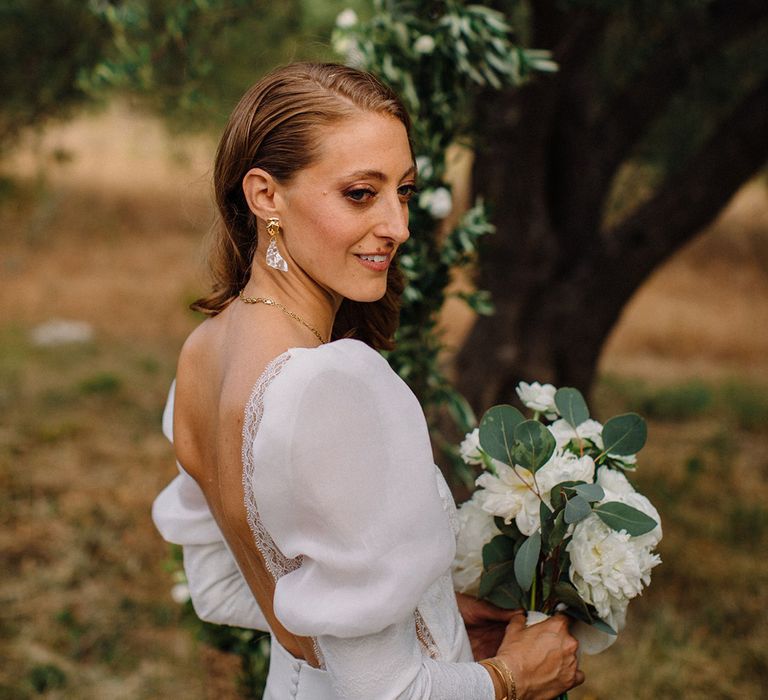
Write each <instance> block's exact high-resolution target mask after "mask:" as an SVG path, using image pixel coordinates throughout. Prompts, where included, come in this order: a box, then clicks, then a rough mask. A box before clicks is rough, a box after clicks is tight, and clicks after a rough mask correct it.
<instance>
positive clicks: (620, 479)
mask: <svg viewBox="0 0 768 700" xmlns="http://www.w3.org/2000/svg"><path fill="white" fill-rule="evenodd" d="M597 483H598V484H600V486H602V487H603V490H604V491H605V492H606V493H611V494H613V495H616V496H618V495H620V494H622V495H623V494H625V493H634V492H635V489H634V488H633V486H632V484H630V483H629V480H628V479H627V477H626V476H624V474H622V473H621V472H620V471H618V469H611V468H610V467H600V469H598V470H597ZM609 500H612V501H615V500H616V499H615V498H611V499H609Z"/></svg>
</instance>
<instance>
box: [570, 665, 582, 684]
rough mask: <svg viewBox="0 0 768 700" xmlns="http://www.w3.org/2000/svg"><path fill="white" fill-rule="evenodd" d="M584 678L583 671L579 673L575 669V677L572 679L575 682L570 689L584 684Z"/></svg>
mask: <svg viewBox="0 0 768 700" xmlns="http://www.w3.org/2000/svg"><path fill="white" fill-rule="evenodd" d="M584 678H585V676H584V671H580V670H578V669H577V670H576V675H575V678H574V680H575V682H574V684H573V686H571V687H573V688H575V687H576V686H577V685H581V684H582V683H583V682H584Z"/></svg>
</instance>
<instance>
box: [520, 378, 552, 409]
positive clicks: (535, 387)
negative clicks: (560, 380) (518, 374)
mask: <svg viewBox="0 0 768 700" xmlns="http://www.w3.org/2000/svg"><path fill="white" fill-rule="evenodd" d="M515 391H516V392H517V395H518V396H519V397H520V400H521V401H522V402H523V404H524V405H525V406H527V407H528V408H530V409H533V410H534V411H539V413H546V414H547V417H549V416H553V417H554V416H556V415H558V412H557V408H556V407H555V392H556V391H557V389H556V388H555V387H554V386H552V385H551V384H539V383H538V382H533V384H528V383H527V382H520V383H519V384H518V385H517V388H516V389H515Z"/></svg>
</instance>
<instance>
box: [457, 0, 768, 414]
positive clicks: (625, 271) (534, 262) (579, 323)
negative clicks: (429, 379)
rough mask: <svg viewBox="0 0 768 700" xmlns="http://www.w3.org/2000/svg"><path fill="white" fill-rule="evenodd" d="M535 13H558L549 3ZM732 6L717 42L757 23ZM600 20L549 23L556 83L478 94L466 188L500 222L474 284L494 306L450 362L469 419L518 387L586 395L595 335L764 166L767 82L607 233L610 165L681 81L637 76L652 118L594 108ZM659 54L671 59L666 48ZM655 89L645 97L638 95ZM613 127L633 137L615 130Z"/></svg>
mask: <svg viewBox="0 0 768 700" xmlns="http://www.w3.org/2000/svg"><path fill="white" fill-rule="evenodd" d="M721 4H722V3H719V2H713V3H712V5H711V7H710V9H711V11H712V12H720V10H721V9H722V8H721V7H720V5H721ZM536 5H537V7H538V8H539V9H540V10H541V11H546V12H547V13H548V14H551V13H552V12H556V9H555V10H553V9H552V8H553V5H552V4H551V3H548V2H540V3H537V4H536ZM555 7H556V6H555ZM742 9H743V10H744V11H745V12H746V11H747V9H748V10H749V11H750V12H751V13H752V14H751V15H750V16H749V20H750V22H746V21H745V19H744V18H743V17H739V16H737V15H738V13H736V14H735V15H734V16H733V17H731V19H730V21H731V22H732V29H730V30H727V31H726V30H724V31H723V32H721V37H722V39H723V41H726V40H731V39H732V38H733V36H734V35H735V34H736V33H737V31H736V30H737V28H738V29H743V28H744V27H745V26H746V25H747V24H750V23H752V22H753V21H754V20H755V16H754V12H755V5H754V4H753V3H751V2H747V3H744V5H743V6H742ZM766 15H768V10H762V17H763V18H765V17H766ZM604 21H605V16H604V15H595V14H589V13H582V14H581V15H579V16H578V17H576V18H575V21H573V22H562V21H559V22H555V21H553V20H550V23H549V25H548V26H549V27H550V28H551V27H553V26H555V27H560V28H561V29H560V30H558V31H560V33H559V34H558V33H557V32H555V35H554V36H547V37H544V36H542V37H541V38H542V39H544V38H546V39H547V40H548V41H550V42H551V43H549V44H548V45H550V46H554V47H555V54H556V57H557V58H558V60H559V62H560V65H561V72H560V73H559V74H558V76H556V77H548V76H543V77H539V78H537V79H536V81H535V82H533V83H531V84H529V85H527V86H526V87H525V88H523V89H522V90H519V91H517V92H512V91H510V92H506V93H496V94H489V95H487V96H486V97H485V99H484V100H482V101H481V103H480V106H479V108H478V121H479V123H481V124H482V125H483V134H484V137H485V141H484V145H485V148H483V147H482V146H483V144H480V148H479V149H478V153H477V158H476V161H475V173H474V175H475V177H474V181H475V183H476V184H477V189H478V190H479V191H480V193H481V194H483V196H484V197H485V198H486V199H487V200H488V201H489V202H490V203H491V206H492V208H493V213H494V215H493V218H494V222H495V224H496V226H497V232H496V234H495V235H494V236H491V237H489V239H488V240H487V243H486V248H485V249H484V251H483V254H482V256H481V271H480V279H479V285H480V286H481V287H482V288H484V289H488V290H489V291H490V292H491V293H492V294H493V297H494V301H495V303H496V309H497V311H496V314H495V315H494V316H492V317H485V318H479V319H478V320H477V322H476V323H475V325H474V327H473V329H472V331H471V332H470V334H469V336H468V338H467V341H466V342H465V345H464V347H463V348H462V350H461V352H460V353H459V356H458V358H457V377H458V386H459V389H460V390H461V391H462V393H464V395H465V396H466V397H467V398H468V399H469V401H470V403H471V404H472V406H473V407H474V408H475V410H476V411H478V412H482V411H483V410H484V409H485V408H487V407H488V406H490V405H491V404H493V403H499V402H509V401H510V400H512V399H513V397H514V387H515V385H516V384H517V383H518V382H519V381H521V380H522V381H532V380H537V381H548V382H552V383H554V384H556V385H559V386H565V385H569V386H576V387H578V388H579V389H581V390H582V391H585V392H586V391H588V390H589V388H590V385H591V383H592V380H593V378H594V373H595V367H596V364H597V360H598V358H599V354H600V351H601V349H602V346H603V344H604V341H605V339H606V337H607V336H608V334H609V333H610V331H611V329H612V328H613V326H614V324H615V323H616V321H617V319H618V317H619V315H620V313H621V310H622V308H623V307H624V305H625V304H626V302H627V301H628V300H629V299H630V297H631V296H632V295H633V294H634V292H635V290H636V289H637V288H638V287H639V286H640V284H642V282H643V281H644V280H645V279H646V278H647V277H648V275H649V274H650V273H651V272H652V271H653V270H654V268H655V267H656V266H658V265H659V264H660V263H661V262H662V261H663V260H665V259H666V258H667V257H668V256H669V255H671V254H672V253H673V252H674V251H676V250H677V249H678V248H679V247H680V246H681V245H682V244H683V243H685V242H686V241H687V240H689V239H690V238H692V237H693V236H694V235H695V234H696V233H697V232H698V231H700V230H701V229H702V228H703V227H704V226H706V224H707V223H709V222H710V221H711V220H712V219H713V218H714V217H715V216H716V215H717V213H718V212H719V211H720V210H721V209H722V208H723V207H724V206H725V205H726V204H727V202H728V200H729V199H730V198H731V196H732V195H733V193H734V192H735V191H736V190H737V189H738V187H739V186H740V185H741V184H743V183H744V182H745V181H746V180H747V179H749V177H750V176H752V175H753V174H754V173H755V172H756V171H757V170H758V169H759V168H760V167H761V166H763V165H764V163H765V161H766V159H767V158H768V138H766V136H765V135H766V134H768V82H765V81H764V82H762V83H760V84H759V85H758V87H757V88H755V89H753V90H752V91H751V92H750V93H748V94H747V95H745V96H744V97H743V98H742V100H741V102H740V104H739V105H737V107H736V108H735V109H734V110H733V111H732V113H731V114H730V116H728V117H727V118H726V119H724V120H723V121H722V122H721V123H720V125H719V126H718V128H717V129H716V132H715V133H714V134H713V135H712V136H711V138H709V139H708V140H707V141H706V143H704V144H703V146H702V147H701V148H700V149H699V151H698V152H697V153H696V154H695V155H694V156H693V157H692V158H691V159H690V160H689V162H688V163H687V164H686V166H685V167H683V168H682V169H680V170H678V171H677V174H675V175H673V176H670V177H669V178H668V179H667V180H666V181H664V182H663V183H662V185H661V186H660V187H659V188H658V189H657V190H656V191H655V193H654V195H653V196H652V198H651V199H650V200H649V201H648V202H646V203H645V204H643V205H641V206H640V207H639V208H638V209H637V211H635V212H634V213H632V214H630V215H629V216H628V217H627V218H626V219H625V220H624V221H622V222H620V223H619V224H618V225H617V226H616V227H615V228H614V229H612V230H607V231H605V230H601V228H600V227H601V221H602V213H603V207H604V205H605V201H606V199H607V196H608V189H609V187H610V183H611V181H612V179H613V176H614V174H615V171H616V169H617V168H618V167H619V165H620V164H621V162H622V161H623V160H624V159H625V156H626V154H627V153H629V152H630V151H631V148H632V146H633V145H634V144H635V143H637V141H638V140H639V139H640V138H641V137H642V135H643V133H644V127H645V126H647V125H648V124H649V123H651V122H652V121H653V119H654V118H655V117H657V116H658V115H659V114H660V113H662V112H663V110H664V109H665V108H666V105H667V104H668V102H669V100H670V99H671V97H672V96H673V95H674V94H675V89H676V88H678V87H680V86H681V85H683V84H684V83H685V80H686V76H685V75H684V74H683V73H682V72H681V71H679V70H675V71H668V72H669V74H668V75H665V76H664V78H663V79H662V77H661V76H659V79H658V80H656V81H655V82H654V80H653V71H663V70H664V62H663V61H656V62H654V61H653V60H651V61H650V62H649V64H648V66H647V70H646V71H645V72H644V73H642V74H641V75H640V76H639V78H638V80H640V81H641V82H642V85H643V86H644V90H645V91H646V92H645V94H644V95H643V97H644V99H647V100H652V101H654V104H655V111H654V110H649V109H645V108H644V109H643V110H642V114H639V108H638V102H637V99H628V98H627V97H626V96H621V95H619V96H618V97H617V98H615V99H614V100H613V101H612V102H611V103H610V104H608V105H607V108H606V109H605V110H604V111H603V112H602V113H600V112H599V110H598V111H596V110H595V107H594V102H595V98H596V90H597V87H596V85H595V84H594V79H593V70H592V67H591V63H590V60H588V58H587V52H585V48H584V47H585V46H588V45H590V43H591V44H592V45H593V46H594V45H597V44H599V38H600V32H601V31H602V26H603V23H604ZM689 31H690V34H689V35H688V36H687V38H683V39H681V38H680V37H678V40H679V41H680V45H682V46H684V47H685V52H687V54H686V55H688V56H689V57H691V56H692V57H696V56H699V55H700V52H701V51H703V50H704V49H703V47H704V46H707V47H708V48H707V50H708V51H711V50H712V47H711V45H709V44H708V43H707V42H708V41H710V40H711V39H712V36H711V33H712V32H711V29H710V28H708V27H706V26H705V25H702V24H701V23H697V24H695V25H694V24H692V23H691V28H690V29H689ZM539 45H541V44H539ZM661 46H662V50H663V51H669V45H668V43H664V42H662V44H661ZM652 84H655V85H656V86H657V91H658V92H657V94H655V95H654V94H649V93H648V89H650V87H649V86H650V85H652ZM631 91H632V85H630V86H629V87H628V90H627V92H629V93H631ZM622 104H623V105H624V109H626V110H627V112H626V114H625V115H624V116H622V112H621V108H622ZM601 119H602V120H603V121H602V122H601ZM622 119H626V121H625V122H623V121H622ZM605 120H609V121H608V122H606V121H605ZM617 120H618V121H617ZM622 123H625V124H626V125H627V128H628V130H629V131H631V134H622V130H621V124H622ZM601 135H604V136H606V138H605V139H603V138H601Z"/></svg>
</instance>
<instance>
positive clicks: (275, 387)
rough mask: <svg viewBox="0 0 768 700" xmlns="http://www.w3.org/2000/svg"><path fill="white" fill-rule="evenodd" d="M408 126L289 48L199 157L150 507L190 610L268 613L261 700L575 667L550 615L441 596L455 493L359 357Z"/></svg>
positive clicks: (567, 682) (383, 95) (381, 89)
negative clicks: (529, 615) (190, 260)
mask: <svg viewBox="0 0 768 700" xmlns="http://www.w3.org/2000/svg"><path fill="white" fill-rule="evenodd" d="M409 127H410V121H409V117H408V115H407V113H406V111H405V109H404V107H403V105H402V104H401V102H400V101H399V100H398V98H397V97H396V96H395V95H394V94H393V93H392V92H391V91H390V90H389V89H388V88H386V87H385V86H384V85H382V84H381V83H380V82H379V81H378V80H377V79H376V78H374V77H373V76H371V75H369V74H366V73H362V72H360V71H357V70H354V69H351V68H347V67H344V66H339V65H334V64H293V65H289V66H287V67H284V68H281V69H278V70H276V71H274V72H273V73H271V74H270V75H268V76H267V77H265V78H264V79H263V80H261V81H260V82H259V83H257V84H256V85H255V86H253V87H252V88H251V89H250V90H249V91H248V92H247V93H246V94H245V96H244V97H243V98H242V100H241V101H240V103H239V104H238V105H237V107H236V108H235V110H234V112H233V114H232V116H231V117H230V120H229V123H228V125H227V127H226V129H225V131H224V134H223V136H222V138H221V142H220V145H219V149H218V152H217V156H216V165H215V173H214V186H215V194H216V201H217V204H218V209H219V212H220V217H221V225H220V229H219V232H218V238H217V241H216V248H215V250H214V253H213V256H212V264H211V267H212V271H213V277H214V285H213V291H212V292H211V294H210V295H209V296H207V297H205V298H203V299H200V300H199V301H197V302H196V303H195V305H194V308H196V309H198V310H200V311H202V312H204V313H205V314H207V315H208V319H207V320H206V321H205V322H204V323H202V324H201V325H200V326H199V327H198V328H197V329H196V330H195V331H194V332H193V333H192V334H191V335H190V336H189V338H188V340H187V341H186V343H185V344H184V347H183V349H182V352H181V356H180V358H179V363H178V372H177V378H176V381H175V386H174V387H172V389H171V393H170V396H169V401H168V405H167V407H166V413H165V416H164V428H165V431H166V434H167V435H168V437H169V438H170V439H172V441H173V444H174V448H175V452H176V456H177V459H178V463H179V476H178V477H177V478H176V479H175V480H174V481H173V482H172V483H171V484H170V485H169V486H168V487H167V488H166V489H165V490H164V491H163V492H162V493H161V494H160V496H158V498H157V500H156V502H155V504H154V508H153V517H154V520H155V523H156V524H157V527H158V528H159V530H160V532H161V533H162V535H163V536H164V537H165V538H166V539H167V540H169V541H171V542H176V543H178V544H181V545H182V546H183V548H184V565H185V569H186V572H187V577H188V580H189V584H190V590H191V594H192V601H193V604H194V606H195V609H196V610H197V612H198V614H199V615H200V616H201V617H202V618H203V619H208V620H210V621H213V622H218V623H225V624H232V625H238V626H242V627H253V628H256V629H264V630H269V632H270V634H271V646H272V652H271V660H270V670H269V676H268V679H267V687H266V691H265V698H267V699H268V700H282V699H283V698H303V699H305V700H330V699H331V698H359V699H361V700H362V699H365V700H371V699H376V698H381V699H385V698H401V699H405V698H410V699H418V700H426V699H428V698H432V699H435V700H438V699H439V700H453V699H455V700H471V699H477V700H493V699H501V698H514V697H517V698H521V699H522V698H525V699H526V700H534V699H536V700H537V699H544V698H552V697H556V696H557V695H559V694H560V693H561V692H563V691H565V690H566V689H568V688H570V687H573V686H574V685H577V684H579V683H581V682H582V681H583V678H584V676H583V674H582V673H581V671H579V670H578V668H577V661H576V648H577V643H576V641H575V640H574V639H573V638H572V637H571V636H570V634H569V633H568V627H567V620H566V618H564V617H563V616H555V617H553V618H551V619H550V620H548V621H546V622H544V623H542V624H539V625H536V626H534V627H531V628H528V629H526V628H525V622H524V617H523V615H522V613H520V612H516V613H510V612H505V611H502V610H498V609H496V608H494V607H493V606H491V605H489V604H486V603H481V602H479V601H475V600H474V599H471V598H468V597H466V596H462V597H460V598H459V599H458V600H457V596H456V595H455V594H454V592H453V587H452V585H451V577H450V564H451V561H452V559H453V555H454V548H455V534H456V529H457V519H456V514H455V506H454V503H453V500H452V498H451V496H450V492H449V491H448V488H447V486H446V484H445V481H444V480H443V478H442V476H441V474H440V472H439V470H438V469H437V468H436V467H435V465H434V462H433V458H432V454H431V449H430V442H429V436H428V433H427V427H426V423H425V420H424V416H423V414H422V411H421V409H420V407H419V404H418V402H417V400H416V398H415V397H414V395H413V394H412V393H411V392H410V390H409V389H408V388H407V386H406V385H405V384H404V383H403V382H402V381H401V380H400V378H399V377H398V376H397V375H396V374H395V373H394V372H393V371H392V370H391V369H390V368H389V366H388V364H387V363H386V361H385V360H384V359H383V358H382V357H381V355H379V353H378V352H377V350H380V349H386V348H390V347H391V346H392V336H393V333H394V330H395V327H396V324H397V316H398V299H399V295H400V293H401V291H402V289H403V282H402V279H401V276H400V273H399V272H398V271H397V268H396V266H395V255H396V253H397V250H398V247H399V246H400V245H401V244H402V243H403V242H404V241H405V240H406V239H407V238H408V235H409V234H408V200H409V199H410V198H411V196H412V195H413V194H414V192H415V187H416V184H415V183H416V168H415V166H414V159H413V153H412V150H411V146H410V141H409ZM182 465H183V466H182ZM468 631H469V635H468ZM470 636H471V639H470ZM473 649H474V651H475V654H476V655H477V658H479V663H477V662H475V661H474V660H473Z"/></svg>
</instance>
